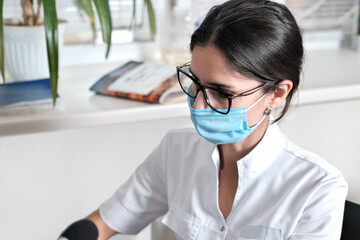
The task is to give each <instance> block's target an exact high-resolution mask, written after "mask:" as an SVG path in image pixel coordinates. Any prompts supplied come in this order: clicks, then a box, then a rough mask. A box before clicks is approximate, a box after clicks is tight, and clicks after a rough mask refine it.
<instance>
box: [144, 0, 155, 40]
mask: <svg viewBox="0 0 360 240" xmlns="http://www.w3.org/2000/svg"><path fill="white" fill-rule="evenodd" d="M144 4H145V5H146V6H147V10H148V14H149V23H150V29H151V33H152V35H155V34H156V22H155V14H154V9H153V6H152V4H151V0H144Z"/></svg>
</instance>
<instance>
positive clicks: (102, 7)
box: [0, 0, 156, 105]
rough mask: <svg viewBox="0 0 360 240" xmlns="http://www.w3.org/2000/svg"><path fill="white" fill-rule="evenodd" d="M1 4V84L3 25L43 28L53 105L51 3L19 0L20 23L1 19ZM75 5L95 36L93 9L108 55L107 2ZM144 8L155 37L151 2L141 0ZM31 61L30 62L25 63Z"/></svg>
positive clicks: (55, 24)
mask: <svg viewBox="0 0 360 240" xmlns="http://www.w3.org/2000/svg"><path fill="white" fill-rule="evenodd" d="M3 2H4V0H0V70H1V74H2V77H3V82H4V84H5V82H6V81H5V69H4V68H5V66H4V65H5V64H4V55H5V52H4V28H3V26H4V24H5V25H6V24H12V25H13V26H14V25H18V26H37V25H43V26H44V27H43V28H44V29H45V30H44V32H45V39H46V49H47V58H48V69H49V74H50V85H51V90H52V96H53V104H54V105H55V103H56V96H57V86H58V65H59V57H58V48H59V37H58V36H59V23H60V24H61V21H59V20H58V18H57V14H56V2H55V0H21V8H22V13H23V20H22V21H21V22H20V23H15V24H14V23H12V22H9V21H7V20H4V19H3V5H4V4H3ZM76 2H77V3H78V6H79V7H80V8H82V9H83V10H84V11H85V12H86V14H87V15H88V16H89V19H90V22H91V27H92V30H93V32H94V36H95V31H96V29H95V14H94V12H95V9H96V12H97V16H98V18H99V22H100V25H101V32H102V38H103V41H104V42H105V43H106V44H107V50H106V57H108V55H109V51H110V47H111V33H112V22H111V14H110V7H109V0H76ZM133 4H134V5H133V6H134V7H133V18H135V12H136V9H135V6H136V0H133ZM144 4H145V5H146V7H147V10H148V15H149V22H150V28H151V32H152V34H155V31H156V30H155V17H154V11H153V8H152V4H151V0H144ZM41 8H43V12H44V16H43V20H42V19H41V16H40V9H41ZM27 61H31V60H27Z"/></svg>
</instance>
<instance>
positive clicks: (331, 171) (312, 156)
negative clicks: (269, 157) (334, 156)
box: [283, 136, 343, 179]
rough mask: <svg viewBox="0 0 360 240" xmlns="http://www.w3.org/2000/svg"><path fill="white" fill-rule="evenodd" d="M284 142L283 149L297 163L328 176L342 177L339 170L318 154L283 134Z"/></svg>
mask: <svg viewBox="0 0 360 240" xmlns="http://www.w3.org/2000/svg"><path fill="white" fill-rule="evenodd" d="M284 143H285V144H284V145H283V151H284V152H285V154H287V155H288V156H289V158H291V159H293V161H296V163H297V164H298V165H302V166H303V167H305V169H308V170H309V169H312V170H313V171H317V172H318V173H319V174H321V173H322V174H324V175H326V176H327V177H328V178H341V179H343V175H342V173H341V172H340V170H339V169H338V168H337V167H336V166H334V165H333V164H332V163H331V162H329V161H328V160H327V159H325V158H323V157H322V156H320V155H319V154H317V153H314V152H312V151H309V150H306V149H304V148H302V147H301V146H299V145H297V144H296V143H294V142H292V141H291V140H290V139H288V138H287V137H285V136H284Z"/></svg>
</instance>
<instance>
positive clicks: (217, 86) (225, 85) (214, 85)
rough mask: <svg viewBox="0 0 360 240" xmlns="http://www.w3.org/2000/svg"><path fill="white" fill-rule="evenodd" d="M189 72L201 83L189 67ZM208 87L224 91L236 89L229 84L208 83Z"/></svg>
mask: <svg viewBox="0 0 360 240" xmlns="http://www.w3.org/2000/svg"><path fill="white" fill-rule="evenodd" d="M189 71H190V73H191V74H192V75H193V76H194V77H195V78H196V79H198V80H199V81H200V79H199V78H198V76H196V75H195V74H194V73H193V71H192V70H191V68H190V67H189ZM206 85H210V86H212V87H216V88H219V89H224V90H232V89H234V87H233V86H230V85H227V84H222V83H211V82H210V83H207V84H206Z"/></svg>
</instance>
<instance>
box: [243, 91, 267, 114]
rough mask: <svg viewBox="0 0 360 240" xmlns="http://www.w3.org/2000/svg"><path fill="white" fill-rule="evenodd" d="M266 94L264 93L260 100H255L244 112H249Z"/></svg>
mask: <svg viewBox="0 0 360 240" xmlns="http://www.w3.org/2000/svg"><path fill="white" fill-rule="evenodd" d="M267 94H268V93H265V94H264V95H262V97H261V98H259V99H258V100H256V102H254V103H253V104H252V105H251V106H250V107H248V108H247V109H246V110H244V111H245V112H247V111H249V110H250V109H252V108H253V107H254V106H255V105H256V104H257V103H259V102H260V101H261V100H262V99H263V98H264V97H265V96H266V95H267Z"/></svg>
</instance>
